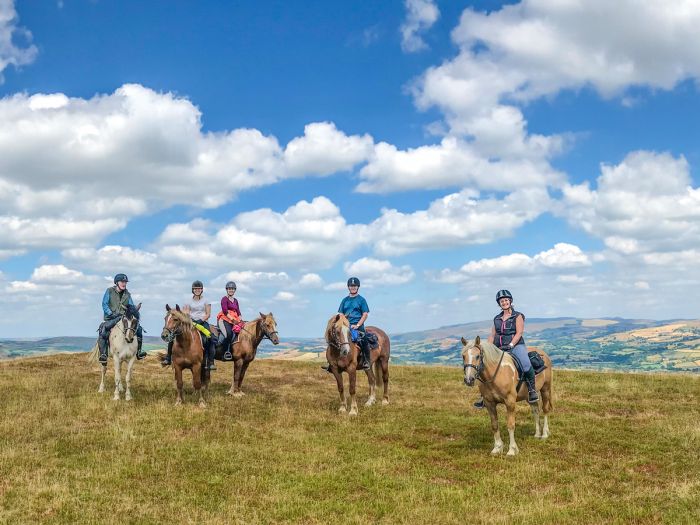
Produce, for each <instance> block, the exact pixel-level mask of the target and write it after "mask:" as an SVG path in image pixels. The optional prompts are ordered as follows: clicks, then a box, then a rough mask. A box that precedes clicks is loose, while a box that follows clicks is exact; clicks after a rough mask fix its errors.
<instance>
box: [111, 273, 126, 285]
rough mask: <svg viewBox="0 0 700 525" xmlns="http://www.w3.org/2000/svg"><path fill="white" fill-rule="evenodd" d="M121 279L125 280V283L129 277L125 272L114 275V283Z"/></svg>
mask: <svg viewBox="0 0 700 525" xmlns="http://www.w3.org/2000/svg"><path fill="white" fill-rule="evenodd" d="M119 281H124V282H125V283H128V282H129V278H128V277H127V276H126V274H125V273H118V274H117V275H115V276H114V284H117V283H118V282H119Z"/></svg>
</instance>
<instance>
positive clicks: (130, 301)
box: [127, 294, 136, 307]
mask: <svg viewBox="0 0 700 525" xmlns="http://www.w3.org/2000/svg"><path fill="white" fill-rule="evenodd" d="M127 303H128V304H130V305H131V306H133V307H136V305H135V304H134V300H133V299H132V298H131V294H129V300H128V301H127Z"/></svg>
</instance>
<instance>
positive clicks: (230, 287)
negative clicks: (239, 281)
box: [226, 281, 236, 290]
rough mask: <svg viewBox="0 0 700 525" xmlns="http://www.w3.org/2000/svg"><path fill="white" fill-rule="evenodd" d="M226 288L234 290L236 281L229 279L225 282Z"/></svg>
mask: <svg viewBox="0 0 700 525" xmlns="http://www.w3.org/2000/svg"><path fill="white" fill-rule="evenodd" d="M226 289H227V290H235V289H236V283H234V282H233V281H229V282H227V283H226Z"/></svg>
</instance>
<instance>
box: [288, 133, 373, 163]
mask: <svg viewBox="0 0 700 525" xmlns="http://www.w3.org/2000/svg"><path fill="white" fill-rule="evenodd" d="M373 144H374V141H373V140H372V137H370V136H369V135H363V136H361V137H360V136H357V135H354V136H347V135H345V134H344V133H342V132H341V131H338V129H337V128H336V127H335V124H333V123H331V122H316V123H313V124H308V125H307V126H305V127H304V136H302V137H297V138H294V139H292V140H291V141H290V142H289V143H288V144H287V147H286V148H285V150H284V162H285V164H286V169H287V173H288V175H289V176H308V175H321V176H322V175H330V174H332V173H337V172H339V171H348V170H350V169H352V168H353V167H354V166H355V165H356V164H358V163H360V162H364V161H365V160H366V159H367V157H368V156H369V154H370V152H371V151H372V146H373Z"/></svg>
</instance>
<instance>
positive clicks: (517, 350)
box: [510, 343, 532, 373]
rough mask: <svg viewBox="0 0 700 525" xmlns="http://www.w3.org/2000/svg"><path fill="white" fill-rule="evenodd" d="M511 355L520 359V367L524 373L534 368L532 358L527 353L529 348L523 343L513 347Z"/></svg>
mask: <svg viewBox="0 0 700 525" xmlns="http://www.w3.org/2000/svg"><path fill="white" fill-rule="evenodd" d="M510 353H511V355H512V356H513V357H514V358H515V359H517V360H518V364H519V365H520V368H522V369H523V373H525V372H527V371H528V370H530V368H532V365H531V364H530V358H529V357H528V355H527V348H526V347H525V345H524V344H523V343H519V344H517V345H515V346H514V347H513V349H512V350H511V351H510Z"/></svg>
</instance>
